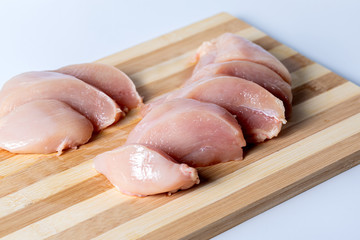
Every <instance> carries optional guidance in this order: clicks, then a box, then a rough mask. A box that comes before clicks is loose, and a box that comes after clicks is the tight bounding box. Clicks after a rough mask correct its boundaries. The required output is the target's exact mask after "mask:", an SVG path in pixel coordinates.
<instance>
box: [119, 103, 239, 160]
mask: <svg viewBox="0 0 360 240" xmlns="http://www.w3.org/2000/svg"><path fill="white" fill-rule="evenodd" d="M126 142H127V143H137V144H145V145H149V146H152V147H154V148H157V149H160V150H162V151H164V152H165V153H167V154H168V155H170V156H171V157H172V158H174V159H175V160H176V161H178V162H181V163H186V164H188V165H189V166H191V167H204V166H209V165H213V164H217V163H221V162H227V161H231V160H241V159H242V155H243V151H242V147H244V146H245V145H246V143H245V140H244V137H243V134H242V131H241V128H240V126H239V125H238V124H237V122H236V120H235V118H234V116H233V115H231V114H230V113H229V112H228V111H226V110H225V109H224V108H222V107H219V106H217V105H215V104H211V103H204V102H199V101H196V100H193V99H184V98H180V99H174V100H171V101H168V102H165V103H163V104H159V105H158V106H155V107H154V108H153V109H152V110H151V111H150V112H149V113H148V114H147V115H146V116H145V117H144V118H143V119H142V120H141V121H140V122H139V123H138V125H137V126H136V127H135V128H134V129H133V130H132V131H131V133H130V134H129V137H128V139H127V141H126Z"/></svg>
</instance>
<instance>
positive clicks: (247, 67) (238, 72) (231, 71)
mask: <svg viewBox="0 0 360 240" xmlns="http://www.w3.org/2000/svg"><path fill="white" fill-rule="evenodd" d="M216 76H233V77H239V78H243V79H245V80H249V81H252V82H255V83H257V84H259V85H260V86H262V87H263V88H265V89H266V90H268V91H269V92H271V93H272V94H273V95H274V96H275V97H277V98H279V99H280V100H282V101H283V103H284V106H285V113H286V116H290V114H291V109H292V106H291V102H292V93H291V86H290V84H288V83H287V82H285V81H284V80H283V79H282V78H281V77H280V76H279V75H278V74H276V73H275V72H274V71H271V70H270V69H269V68H267V67H265V66H263V65H261V64H257V63H253V62H248V61H230V62H222V63H214V64H209V65H206V66H204V67H203V68H201V69H200V70H199V71H197V72H196V73H195V74H194V75H193V76H192V77H191V78H190V79H189V80H187V81H186V83H185V85H189V84H191V83H193V82H196V81H199V80H201V79H209V78H214V77H216Z"/></svg>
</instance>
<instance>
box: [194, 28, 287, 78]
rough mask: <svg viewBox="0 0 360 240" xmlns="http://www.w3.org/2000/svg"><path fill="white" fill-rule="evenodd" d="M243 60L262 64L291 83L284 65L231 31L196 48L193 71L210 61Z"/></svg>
mask: <svg viewBox="0 0 360 240" xmlns="http://www.w3.org/2000/svg"><path fill="white" fill-rule="evenodd" d="M234 60H245V61H250V62H255V63H259V64H262V65H264V66H266V67H268V68H270V69H271V70H273V71H274V72H276V73H277V74H279V75H280V76H281V77H282V78H283V79H284V80H285V81H286V82H288V83H291V76H290V73H289V71H288V70H287V69H286V67H285V66H284V65H283V64H282V63H281V62H280V61H279V60H278V59H277V58H275V57H274V56H273V55H271V54H270V53H269V52H268V51H266V50H265V49H263V48H262V47H260V46H259V45H257V44H255V43H253V42H250V41H249V40H247V39H245V38H242V37H240V36H238V35H235V34H232V33H224V34H222V35H220V36H219V37H218V38H216V39H213V40H211V41H209V42H204V43H203V44H202V45H201V46H200V47H199V48H198V50H197V53H196V55H195V60H194V62H198V63H197V65H196V67H195V70H194V73H196V72H197V71H198V70H200V69H201V68H203V67H204V66H206V65H208V64H211V63H218V62H227V61H234Z"/></svg>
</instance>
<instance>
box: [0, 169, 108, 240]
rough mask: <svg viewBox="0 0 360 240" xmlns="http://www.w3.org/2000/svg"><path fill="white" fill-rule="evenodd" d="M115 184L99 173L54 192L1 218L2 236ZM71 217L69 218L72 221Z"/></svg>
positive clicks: (0, 233) (0, 230)
mask: <svg viewBox="0 0 360 240" xmlns="http://www.w3.org/2000/svg"><path fill="white" fill-rule="evenodd" d="M112 187H113V186H112V185H111V184H110V183H109V182H108V181H106V178H105V177H104V176H103V175H100V174H99V175H97V176H95V177H93V178H91V179H89V180H87V181H84V182H81V183H79V184H77V185H75V186H73V187H71V188H69V189H67V190H66V191H62V192H59V193H57V194H54V195H52V196H50V197H48V198H46V199H44V200H41V201H39V202H37V203H35V204H32V205H30V206H28V207H26V208H24V209H21V210H19V211H16V212H14V213H12V214H9V215H7V216H5V217H3V218H0V226H1V229H0V237H3V236H6V235H8V234H10V233H12V232H15V231H17V230H19V229H21V228H24V227H26V226H27V225H29V224H32V223H34V222H37V221H39V220H41V219H43V218H45V217H48V216H50V215H52V214H54V213H56V212H59V211H61V210H63V209H65V208H67V207H70V206H72V205H74V204H77V203H79V202H81V201H84V200H86V199H88V198H91V197H93V196H96V195H98V194H100V193H102V192H104V191H106V190H108V189H110V188H112ZM70 220H71V219H69V221H70Z"/></svg>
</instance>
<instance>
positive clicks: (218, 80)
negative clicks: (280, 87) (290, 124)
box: [142, 76, 286, 142]
mask: <svg viewBox="0 0 360 240" xmlns="http://www.w3.org/2000/svg"><path fill="white" fill-rule="evenodd" d="M174 98H191V99H196V100H199V101H202V102H210V103H214V104H217V105H219V106H221V107H223V108H225V109H226V110H228V111H229V112H230V113H232V114H234V115H236V117H237V120H238V122H239V124H240V126H241V128H242V131H243V133H244V135H245V139H246V141H249V142H262V141H264V140H265V139H270V138H273V137H275V136H277V135H278V133H279V132H280V130H281V126H282V124H283V123H286V120H285V116H284V112H285V109H284V105H283V103H282V101H281V100H279V99H278V98H276V97H274V96H273V95H272V94H271V93H270V92H268V91H267V90H266V89H264V88H263V87H261V86H259V85H257V84H256V83H253V82H251V81H247V80H244V79H242V78H237V77H228V76H219V77H215V78H211V79H204V80H201V81H197V82H194V83H192V84H190V85H188V86H186V87H183V88H180V89H178V90H176V91H173V92H171V93H169V94H167V95H165V96H163V97H162V98H159V99H158V100H157V101H154V102H153V103H150V104H146V105H145V107H144V109H143V110H142V114H143V115H146V114H150V113H151V111H152V110H151V109H153V108H154V107H156V106H157V105H160V104H162V103H163V102H166V101H169V100H171V99H174ZM150 110H151V111H150ZM149 111H150V113H149ZM146 116H147V115H146Z"/></svg>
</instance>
